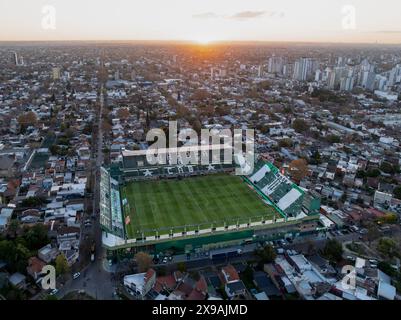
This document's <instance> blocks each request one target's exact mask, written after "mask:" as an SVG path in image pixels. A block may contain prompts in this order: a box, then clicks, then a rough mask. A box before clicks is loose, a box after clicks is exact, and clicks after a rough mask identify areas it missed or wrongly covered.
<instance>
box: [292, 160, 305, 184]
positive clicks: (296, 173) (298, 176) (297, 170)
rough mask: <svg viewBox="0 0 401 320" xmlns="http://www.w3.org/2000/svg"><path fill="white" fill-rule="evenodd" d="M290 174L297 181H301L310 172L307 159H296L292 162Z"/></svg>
mask: <svg viewBox="0 0 401 320" xmlns="http://www.w3.org/2000/svg"><path fill="white" fill-rule="evenodd" d="M289 170H290V175H291V177H292V178H293V179H294V180H295V181H301V180H302V179H303V178H305V177H306V176H307V174H308V170H309V169H308V163H307V162H306V160H305V159H296V160H293V161H291V162H290V165H289Z"/></svg>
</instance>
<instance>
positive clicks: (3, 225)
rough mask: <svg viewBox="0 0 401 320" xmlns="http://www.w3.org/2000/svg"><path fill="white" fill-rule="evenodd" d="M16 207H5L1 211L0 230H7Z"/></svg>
mask: <svg viewBox="0 0 401 320" xmlns="http://www.w3.org/2000/svg"><path fill="white" fill-rule="evenodd" d="M13 212H14V209H13V208H3V209H1V211H0V232H1V231H4V230H7V228H8V226H9V224H10V221H11V217H12V215H13Z"/></svg>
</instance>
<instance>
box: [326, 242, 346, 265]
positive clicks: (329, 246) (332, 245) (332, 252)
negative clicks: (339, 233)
mask: <svg viewBox="0 0 401 320" xmlns="http://www.w3.org/2000/svg"><path fill="white" fill-rule="evenodd" d="M322 254H323V255H324V256H325V257H326V258H327V259H329V261H330V262H333V263H335V262H339V261H341V260H342V255H343V246H342V245H341V243H340V242H338V241H337V240H335V239H330V240H328V241H327V242H326V245H325V247H324V248H323V250H322Z"/></svg>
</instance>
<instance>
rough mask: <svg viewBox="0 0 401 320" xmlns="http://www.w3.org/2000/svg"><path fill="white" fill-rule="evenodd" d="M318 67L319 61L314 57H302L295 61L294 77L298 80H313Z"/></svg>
mask: <svg viewBox="0 0 401 320" xmlns="http://www.w3.org/2000/svg"><path fill="white" fill-rule="evenodd" d="M317 68H318V64H317V61H316V60H314V59H312V58H300V59H299V60H297V61H295V66H294V74H293V79H295V80H298V81H307V80H312V79H313V76H314V72H315V71H316V69H317Z"/></svg>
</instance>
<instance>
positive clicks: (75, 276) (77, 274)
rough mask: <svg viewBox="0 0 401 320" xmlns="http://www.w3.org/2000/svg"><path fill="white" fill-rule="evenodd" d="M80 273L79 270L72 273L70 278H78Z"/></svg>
mask: <svg viewBox="0 0 401 320" xmlns="http://www.w3.org/2000/svg"><path fill="white" fill-rule="evenodd" d="M80 275H81V273H80V272H77V273H74V275H73V276H72V278H73V279H74V280H75V279H78V278H79V276H80Z"/></svg>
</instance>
